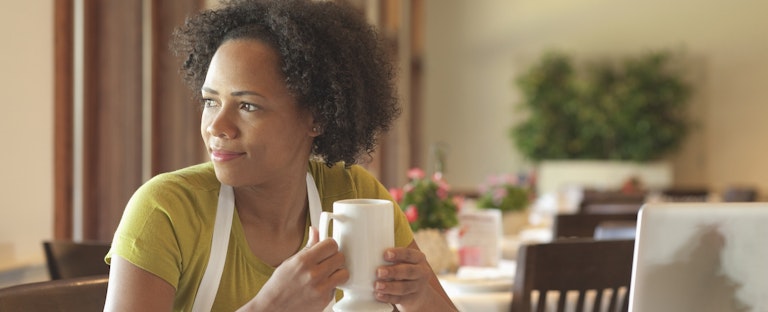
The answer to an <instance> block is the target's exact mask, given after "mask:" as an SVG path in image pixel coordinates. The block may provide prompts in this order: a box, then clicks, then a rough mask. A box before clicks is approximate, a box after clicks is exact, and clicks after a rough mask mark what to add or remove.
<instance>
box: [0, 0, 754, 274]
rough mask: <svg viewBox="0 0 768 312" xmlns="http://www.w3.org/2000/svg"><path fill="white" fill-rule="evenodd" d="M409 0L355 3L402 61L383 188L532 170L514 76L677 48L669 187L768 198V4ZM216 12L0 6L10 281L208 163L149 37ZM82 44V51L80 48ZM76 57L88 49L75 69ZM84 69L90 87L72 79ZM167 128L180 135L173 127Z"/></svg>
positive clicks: (179, 5) (61, 0)
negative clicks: (766, 139) (175, 176)
mask: <svg viewBox="0 0 768 312" xmlns="http://www.w3.org/2000/svg"><path fill="white" fill-rule="evenodd" d="M401 1H402V3H401ZM401 1H383V0H382V1H358V2H356V4H357V5H358V6H359V7H360V8H361V12H363V13H364V14H366V15H367V16H368V17H369V19H370V20H371V21H372V23H374V24H376V25H378V27H380V28H381V29H382V33H383V34H384V35H385V36H386V38H387V39H388V40H389V41H390V42H391V43H392V47H393V51H394V52H396V54H397V55H398V56H399V58H398V62H399V66H400V68H401V81H400V82H399V85H400V90H401V91H402V94H401V96H402V98H403V104H404V107H405V108H406V111H405V113H404V116H403V118H401V120H399V121H398V125H397V126H396V127H395V129H394V130H393V132H392V133H391V134H390V135H389V136H388V137H387V138H383V141H382V148H381V150H380V152H379V153H377V155H375V157H374V160H373V161H372V162H371V163H370V164H369V165H368V166H369V168H370V170H371V171H372V172H374V173H375V174H377V175H378V176H379V177H380V178H381V180H382V182H384V183H385V185H386V186H388V187H396V186H399V185H402V183H404V182H405V180H406V171H407V169H409V168H411V167H421V168H425V169H426V170H427V171H430V170H434V168H435V167H436V166H438V165H439V166H440V168H441V169H442V171H443V173H444V178H445V179H446V181H448V182H449V183H450V184H451V185H452V186H453V187H454V189H455V190H465V191H468V192H471V191H472V190H474V189H475V188H476V187H477V185H478V184H480V183H482V182H483V180H484V179H485V178H486V177H487V176H488V175H491V174H498V173H507V172H519V171H531V170H536V169H537V163H536V162H534V161H532V160H530V159H526V158H525V157H523V156H522V155H521V154H520V153H519V152H518V151H517V150H516V148H515V145H514V143H513V141H512V140H511V138H510V136H509V134H508V133H509V129H510V128H511V127H513V126H514V125H515V124H517V123H519V122H521V120H522V118H524V115H523V114H521V113H520V112H519V111H518V110H517V107H519V103H520V101H521V95H520V92H519V90H518V89H517V88H516V85H515V83H514V81H515V79H516V77H518V76H519V75H521V74H522V73H524V72H525V71H526V70H527V69H528V68H529V67H530V66H531V64H533V63H534V62H537V61H538V60H539V58H540V57H541V55H542V54H543V53H545V52H547V51H550V50H553V49H557V50H560V51H564V52H567V53H569V54H570V55H572V56H573V57H574V58H575V59H577V60H594V59H602V58H607V59H616V58H624V57H632V56H636V55H639V54H642V53H646V52H649V51H653V50H660V49H668V50H673V51H676V52H679V53H680V54H681V55H682V58H681V59H682V60H683V61H682V63H681V65H683V67H684V68H685V79H686V81H687V82H689V83H690V85H691V87H692V93H691V97H690V99H689V112H688V113H689V117H690V118H691V119H692V120H694V121H695V122H696V126H695V127H693V128H692V129H691V132H690V134H689V135H688V136H687V138H686V140H685V141H684V143H683V144H682V146H681V147H680V149H679V150H678V151H677V152H675V153H673V154H671V155H668V156H667V157H666V158H665V159H663V161H665V162H668V163H670V164H671V168H672V181H671V185H670V186H703V187H706V188H708V189H710V190H719V189H722V188H724V187H726V186H729V185H749V186H754V187H756V188H757V189H758V190H759V191H761V193H766V191H768V175H767V174H766V173H768V164H767V163H766V161H765V159H766V156H767V155H768V145H766V144H763V143H760V142H762V141H760V137H762V136H764V135H765V134H768V123H766V122H764V119H765V116H768V105H766V103H768V88H766V81H768V59H767V58H766V56H768V38H767V37H765V35H764V34H763V32H764V29H766V28H768V20H766V19H765V18H764V16H763V15H764V12H768V3H766V2H763V1H749V0H744V1H736V2H722V1H709V0H706V1H700V0H680V1H675V2H671V3H670V2H668V1H661V0H648V1H642V2H632V1H608V0H585V1H568V0H475V1H463V0H412V1H408V0H401ZM208 2H209V3H205V2H202V1H183V0H178V1H152V0H143V1H140V0H135V1H116V0H115V1H112V0H103V1H85V0H84V1H69V0H32V1H5V2H3V4H2V5H0V26H1V27H0V34H1V36H2V37H1V38H2V41H3V42H4V44H5V46H6V48H5V49H4V51H3V57H2V60H0V62H2V65H1V66H0V68H2V72H3V75H2V76H1V77H0V88H1V89H0V90H1V93H2V94H3V96H4V97H5V100H6V102H5V103H6V105H5V109H4V110H3V113H2V114H0V130H1V131H0V133H3V134H4V135H3V140H2V143H3V146H4V147H5V152H4V153H2V156H0V157H1V158H0V160H2V162H3V163H5V164H6V165H7V166H8V167H7V168H6V169H5V170H4V172H3V174H2V175H0V196H2V198H3V202H4V204H3V208H2V209H0V283H3V282H4V281H6V282H7V281H12V280H19V279H26V280H30V279H35V278H36V277H35V274H38V273H35V272H40V270H39V268H41V267H42V266H43V265H44V259H43V253H42V247H41V241H42V240H44V239H51V238H75V239H92V240H109V239H111V232H112V231H114V227H115V226H116V224H117V221H118V220H119V217H120V213H121V211H122V206H124V204H125V201H127V198H128V197H129V196H130V194H131V193H132V192H133V190H135V188H136V187H137V186H138V185H139V184H140V183H141V182H142V181H145V180H146V179H147V178H148V177H149V176H151V175H153V174H155V173H158V172H163V171H168V170H173V169H176V168H181V167H182V166H185V165H188V164H192V163H195V162H198V161H202V160H203V159H204V155H202V151H201V150H200V149H202V145H201V144H199V138H198V132H197V125H196V124H195V122H194V121H193V117H194V115H195V114H196V111H195V110H194V109H193V108H192V107H193V106H190V104H189V103H187V102H186V100H187V97H186V95H185V94H184V93H183V92H187V91H186V90H185V89H184V88H183V87H182V86H180V80H179V79H178V78H177V77H178V76H177V75H176V72H175V67H174V66H175V65H176V63H174V62H175V59H173V58H172V56H170V54H169V53H168V50H167V48H166V47H167V42H165V41H164V40H166V39H163V38H164V37H157V36H160V35H156V36H155V37H152V36H151V34H163V35H162V36H167V35H168V34H169V33H170V30H171V29H172V28H173V27H175V26H177V25H178V24H179V23H180V20H182V19H183V17H184V16H185V15H186V14H187V12H191V10H196V9H198V8H200V7H204V6H211V5H215V1H208ZM77 3H80V4H77ZM76 4H77V5H82V6H83V7H81V9H82V8H84V9H83V10H82V11H78V10H77V9H75V8H76V7H75V5H76ZM62 7H64V8H65V9H64V10H63V11H62ZM67 7H69V8H72V9H71V10H70V11H67V9H66V8H67ZM77 12H86V13H85V14H83V13H77ZM78 14H81V15H78ZM68 19H74V20H78V19H80V20H85V21H86V22H85V23H84V24H81V26H79V27H82V28H81V29H82V30H83V31H82V33H84V34H86V39H83V38H79V39H78V37H77V36H78V35H76V34H77V33H78V32H77V31H75V30H67V29H68V28H67V27H66V25H68V24H57V23H55V22H56V21H59V22H61V21H67V20H68ZM69 21H70V22H72V20H69ZM89 21H90V22H89ZM69 25H71V24H69ZM57 34H59V35H61V34H69V35H70V36H71V37H67V38H71V39H70V40H69V41H66V40H65V41H64V42H59V41H56V40H55V38H56V39H57V40H60V38H61V37H57ZM89 34H90V35H89ZM148 34H150V35H148ZM123 35H125V37H126V38H127V39H121V38H123ZM88 36H91V37H88ZM87 38H90V39H87ZM78 40H85V41H84V42H86V43H87V44H86V45H84V47H80V48H78V46H77V44H76V43H77V42H81V41H78ZM89 40H91V41H89ZM67 42H68V43H67ZM113 44H117V45H113ZM62 46H63V47H65V49H64V50H61V49H60V48H61V47H62ZM57 47H59V50H57ZM79 49H80V50H79ZM57 51H58V52H57ZM61 51H69V52H64V53H62V52H61ZM78 51H79V52H78ZM94 51H95V52H94ZM68 53H69V54H68ZM78 53H81V54H78ZM77 55H85V56H83V57H82V58H81V60H80V61H72V62H68V61H67V60H73V59H75V57H76V56H77ZM57 60H58V61H57ZM78 62H82V64H85V65H84V66H83V67H82V68H79V69H78V67H77V66H76V65H77V64H78ZM67 64H69V67H67ZM62 70H63V71H62ZM62 72H63V73H64V74H62ZM78 76H79V77H81V78H82V77H85V78H84V79H82V81H83V82H82V84H78V83H76V82H75V81H74V80H72V81H69V79H70V78H72V77H78ZM73 79H74V78H73ZM67 81H69V82H67ZM78 88H79V89H78ZM77 90H80V91H77ZM174 90H176V91H174ZM78 97H79V98H80V100H76V99H77V98H78ZM77 101H82V102H83V103H84V105H83V106H77V105H74V103H75V102H77ZM78 107H80V108H78ZM139 108H144V110H142V109H139ZM185 108H188V109H185ZM148 111H151V112H153V113H152V114H151V115H147V114H148ZM78 114H79V115H78ZM190 116H192V117H190ZM166 117H167V119H165V118H166ZM183 117H186V118H187V119H183ZM169 124H170V125H173V126H174V127H173V130H168V129H166V128H163V127H166V126H168V125H169ZM148 138H155V139H154V140H153V139H148ZM78 144H79V145H78ZM435 148H437V149H438V150H439V151H440V153H435V152H434V151H435ZM190 151H191V152H190ZM436 155H438V156H436Z"/></svg>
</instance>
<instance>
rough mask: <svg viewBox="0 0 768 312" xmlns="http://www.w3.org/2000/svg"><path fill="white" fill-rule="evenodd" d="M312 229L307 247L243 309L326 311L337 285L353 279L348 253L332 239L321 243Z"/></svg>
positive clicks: (273, 276) (277, 271)
mask: <svg viewBox="0 0 768 312" xmlns="http://www.w3.org/2000/svg"><path fill="white" fill-rule="evenodd" d="M317 237H318V232H317V229H314V228H310V232H309V239H308V241H307V246H306V247H305V248H304V249H303V250H301V251H299V252H298V253H296V254H295V255H293V256H292V257H290V258H288V259H287V260H285V261H284V262H283V263H282V264H280V266H278V267H277V269H276V270H275V273H273V274H272V277H270V278H269V280H268V281H267V283H266V284H264V287H263V288H262V289H261V291H259V293H258V294H257V295H256V297H254V298H253V300H251V301H250V302H249V303H248V304H246V305H245V306H243V307H242V308H241V309H240V310H243V311H322V310H323V309H324V308H325V307H326V306H327V305H328V303H329V302H331V299H333V296H334V294H335V290H336V287H337V286H339V285H340V284H342V283H344V282H346V281H347V279H349V271H348V270H347V269H346V268H345V266H344V263H345V260H344V255H343V254H342V253H340V252H339V247H338V244H336V241H334V240H332V239H326V240H323V241H322V242H318V239H317Z"/></svg>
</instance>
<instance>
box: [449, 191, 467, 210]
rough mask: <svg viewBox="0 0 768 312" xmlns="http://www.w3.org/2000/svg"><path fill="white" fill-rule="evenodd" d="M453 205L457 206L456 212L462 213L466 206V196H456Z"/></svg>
mask: <svg viewBox="0 0 768 312" xmlns="http://www.w3.org/2000/svg"><path fill="white" fill-rule="evenodd" d="M451 200H452V201H453V204H454V205H456V211H461V207H462V206H464V200H465V198H464V196H458V195H457V196H454V197H453V198H452V199H451Z"/></svg>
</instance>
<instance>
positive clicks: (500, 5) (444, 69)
mask: <svg viewBox="0 0 768 312" xmlns="http://www.w3.org/2000/svg"><path fill="white" fill-rule="evenodd" d="M764 12H768V2H763V1H740V2H738V4H737V3H732V2H723V1H700V0H680V1H673V2H669V1H662V0H649V1H610V0H589V1H569V0H520V1H508V0H481V1H463V0H427V8H426V50H425V53H426V55H425V73H426V77H425V103H426V106H427V108H426V112H427V113H426V114H425V115H426V117H425V120H424V121H423V122H424V128H425V134H424V135H425V142H427V143H430V142H445V143H447V144H448V145H449V146H450V149H451V151H450V154H449V156H448V165H447V173H446V178H447V179H448V181H449V182H450V183H451V184H453V185H454V186H457V187H474V186H475V185H477V183H480V182H481V181H482V180H483V179H484V178H485V176H486V175H487V174H491V173H498V172H508V171H517V170H520V169H525V168H529V167H530V163H528V162H526V161H525V160H523V159H522V158H521V156H520V155H519V154H518V153H517V152H516V151H515V150H514V148H513V145H512V141H511V140H510V139H509V137H508V136H507V131H508V129H509V128H510V127H511V126H512V125H513V124H514V123H515V122H516V121H517V120H518V119H517V118H519V117H518V116H517V115H516V113H515V112H514V110H513V106H514V103H515V102H516V101H517V100H518V94H517V92H516V89H515V88H514V85H513V79H514V77H516V76H517V75H519V74H520V72H521V71H523V70H525V68H526V66H528V65H529V64H530V63H531V62H532V61H534V60H536V59H537V58H538V57H539V55H540V54H541V53H542V52H543V51H545V50H549V49H552V48H556V49H561V50H563V51H567V52H570V53H572V54H573V55H575V56H576V57H577V58H594V57H601V56H608V57H616V56H624V55H632V54H636V53H640V52H644V51H648V50H650V49H665V48H670V49H676V50H678V51H683V53H685V55H686V58H687V62H686V64H685V65H686V66H687V67H688V69H689V73H690V81H692V82H693V84H694V88H695V92H696V93H695V95H694V97H693V99H692V101H691V104H692V107H691V109H692V111H691V113H692V115H693V116H694V117H695V118H697V119H698V122H699V127H698V128H697V129H695V133H694V134H693V135H692V136H691V137H690V139H689V141H688V143H687V145H686V146H685V147H684V148H683V149H682V150H681V151H680V152H679V153H678V154H677V155H675V156H674V157H672V158H673V160H674V165H675V169H674V170H675V177H674V178H675V180H676V182H677V183H679V184H686V185H691V184H704V185H708V186H710V187H713V188H715V189H718V188H722V187H723V186H725V185H731V184H742V183H746V184H755V185H758V186H759V187H760V188H761V191H762V192H763V193H766V192H768V162H766V161H765V159H766V157H767V156H768V144H764V143H762V140H761V138H762V136H764V135H765V134H768V122H764V121H763V119H765V116H768V105H766V104H767V103H768V88H765V83H766V81H768V40H766V39H765V35H764V34H763V30H764V29H768V20H767V19H765V18H764ZM423 161H424V162H426V161H427V160H426V159H425V160H423Z"/></svg>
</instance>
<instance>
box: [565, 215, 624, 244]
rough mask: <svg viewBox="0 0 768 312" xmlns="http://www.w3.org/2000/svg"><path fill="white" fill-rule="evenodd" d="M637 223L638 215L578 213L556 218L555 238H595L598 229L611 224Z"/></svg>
mask: <svg viewBox="0 0 768 312" xmlns="http://www.w3.org/2000/svg"><path fill="white" fill-rule="evenodd" d="M614 221H621V222H624V224H626V222H632V223H636V222H637V213H586V214H585V213H577V214H558V215H556V216H555V221H554V225H553V228H554V232H553V237H555V238H563V237H594V236H595V231H596V229H597V228H598V227H600V226H601V225H605V224H610V222H614Z"/></svg>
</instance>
